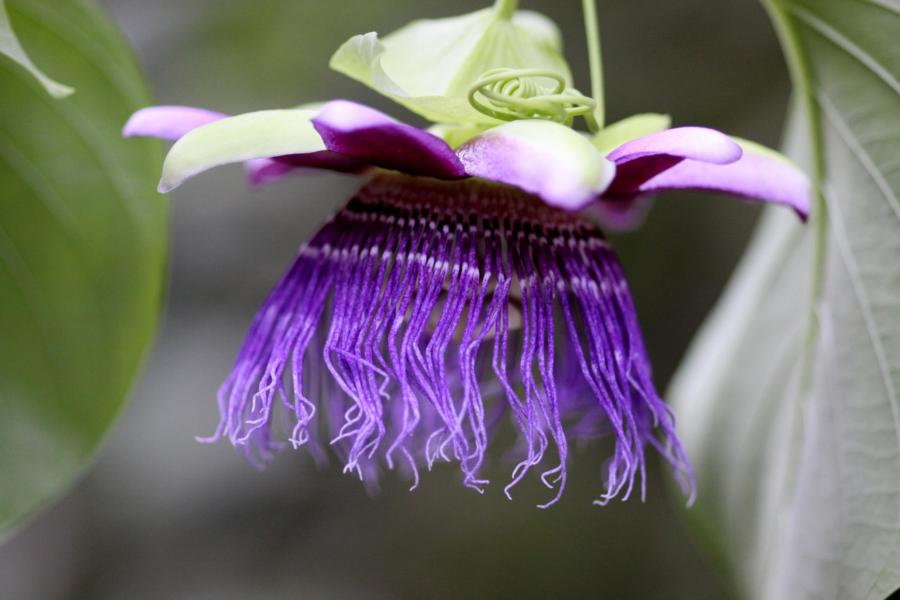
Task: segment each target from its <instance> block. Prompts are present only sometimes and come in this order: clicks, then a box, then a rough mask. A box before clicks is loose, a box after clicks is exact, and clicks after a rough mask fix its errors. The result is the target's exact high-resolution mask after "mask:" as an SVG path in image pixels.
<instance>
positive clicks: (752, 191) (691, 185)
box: [640, 146, 810, 221]
mask: <svg viewBox="0 0 900 600" xmlns="http://www.w3.org/2000/svg"><path fill="white" fill-rule="evenodd" d="M744 149H745V152H744V156H743V157H742V158H741V159H740V160H739V161H737V162H734V163H731V164H727V165H713V164H708V163H702V162H698V161H695V160H686V161H684V162H682V163H680V164H678V165H676V166H674V167H672V168H671V169H669V170H667V171H665V172H663V173H660V174H659V175H657V176H656V177H653V178H652V179H650V180H648V181H646V182H644V183H643V184H642V185H641V187H640V192H641V193H653V192H659V191H663V190H679V189H690V190H703V191H711V192H724V193H727V194H732V195H735V196H740V197H742V198H748V199H752V200H762V201H766V202H773V203H775V204H783V205H785V206H788V207H790V208H792V209H794V211H796V212H797V214H798V215H799V216H800V218H801V219H803V220H804V221H805V220H806V219H807V217H808V216H809V209H810V201H809V180H808V179H807V177H806V175H805V174H804V173H803V172H802V171H801V170H800V169H798V168H797V167H795V166H794V165H792V164H791V163H789V162H787V161H786V160H782V159H780V158H778V157H775V156H768V155H767V153H760V152H756V151H754V150H753V149H751V148H748V147H746V146H745V148H744Z"/></svg>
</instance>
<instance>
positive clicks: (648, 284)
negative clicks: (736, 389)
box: [0, 0, 789, 600]
mask: <svg viewBox="0 0 900 600" xmlns="http://www.w3.org/2000/svg"><path fill="white" fill-rule="evenodd" d="M489 2H490V0H482V1H481V2H477V1H469V0H466V1H463V0H457V1H455V2H447V1H444V2H440V1H437V0H427V1H426V0H416V1H414V0H391V1H381V2H378V1H372V0H369V1H366V0H330V1H328V2H322V1H321V0H252V1H251V0H234V1H230V2H222V1H217V0H192V1H190V2H186V1H184V0H155V1H152V2H150V1H147V0H103V1H102V4H103V5H104V6H105V7H106V8H107V9H108V11H109V13H110V14H111V16H112V18H113V19H114V20H115V21H117V22H118V24H119V25H120V26H121V28H122V30H123V31H124V33H125V35H126V36H127V38H128V39H129V40H130V42H131V43H132V45H133V47H134V49H135V52H136V54H137V56H138V59H139V61H140V63H141V64H142V65H143V67H144V68H145V70H146V73H147V76H148V78H149V81H150V84H151V87H152V90H153V93H154V95H155V98H156V100H157V101H158V102H159V103H177V104H190V105H197V106H205V107H208V108H213V109H217V110H222V111H225V112H242V111H248V110H255V109H261V108H274V107H283V106H291V105H296V104H299V103H302V102H309V101H315V100H325V99H330V98H336V97H346V98H353V99H357V100H361V101H364V102H368V103H371V104H372V105H374V106H376V107H379V108H381V109H383V110H386V111H388V112H390V113H391V114H393V115H395V116H397V117H400V118H403V119H407V120H409V121H411V122H416V123H418V122H419V121H417V120H416V119H415V118H414V117H413V116H412V115H410V114H409V113H407V112H406V111H405V110H404V109H402V108H400V107H399V106H393V105H391V104H389V103H388V102H385V101H384V100H383V99H382V98H380V97H378V96H376V95H375V94H374V93H372V92H370V91H368V90H367V89H365V88H363V87H362V86H360V85H358V84H356V83H355V82H353V81H350V80H348V79H346V78H344V77H342V76H341V75H338V74H336V73H333V72H331V71H329V70H328V68H327V63H328V58H329V56H330V55H331V53H332V52H333V51H334V49H336V48H337V47H338V45H340V44H341V43H342V42H343V41H345V40H346V39H347V38H349V37H350V36H351V35H354V34H356V33H362V32H366V31H371V30H375V31H379V32H381V33H387V32H389V31H391V30H393V29H395V28H397V27H399V26H400V25H402V24H404V23H406V22H408V21H410V20H412V19H414V18H418V17H439V16H449V15H454V14H460V13H464V12H469V11H472V10H475V9H477V8H480V7H482V6H484V5H486V4H488V3H489ZM522 4H523V7H525V8H531V9H535V10H539V11H541V12H544V13H545V14H548V15H549V16H551V17H552V18H553V19H554V20H556V22H557V23H558V24H559V25H560V27H561V28H562V31H563V33H564V38H565V40H566V54H567V57H568V58H569V60H570V62H571V64H572V66H573V69H574V71H575V73H576V82H577V84H578V85H579V87H581V88H582V89H587V88H588V87H589V84H588V81H587V74H586V65H585V60H584V57H585V51H584V39H583V34H582V25H581V16H580V3H578V2H576V1H575V0H563V1H556V2H551V1H550V0H540V1H539V0H533V1H528V0H524V1H523V2H522ZM600 15H601V28H602V34H603V45H604V50H605V53H604V61H605V68H606V89H607V104H608V107H609V108H608V110H609V114H610V118H611V119H618V118H621V117H624V116H627V115H629V114H632V113H636V112H642V111H655V112H668V113H670V114H672V115H673V117H674V118H675V122H676V123H677V124H682V125H684V124H704V125H709V126H712V127H717V128H721V129H723V130H725V131H728V132H730V133H733V134H735V135H739V136H742V137H748V138H752V139H755V140H758V141H761V142H763V143H767V144H770V145H777V144H778V142H779V132H780V129H781V124H782V121H783V117H784V108H785V105H786V102H787V97H788V92H789V85H788V81H787V76H786V74H785V68H784V65H783V62H782V58H781V55H780V51H779V48H778V45H777V41H776V39H775V36H774V34H773V33H772V31H771V28H770V26H769V23H768V21H767V19H766V15H765V13H764V11H763V9H762V7H761V6H760V5H759V4H758V3H757V2H755V1H753V0H718V1H717V2H709V1H704V0H680V1H679V2H667V1H664V0H604V1H601V2H600ZM350 189H351V186H350V184H349V182H348V181H346V180H342V179H341V178H340V177H337V176H318V177H314V178H309V179H297V178H294V179H290V180H287V181H285V182H283V183H281V184H279V185H276V186H272V187H269V188H266V189H264V190H261V191H257V192H252V193H251V192H249V191H247V189H246V186H245V185H244V181H243V173H242V171H241V169H240V168H238V167H234V168H229V169H222V170H219V171H217V172H215V173H214V174H209V175H205V176H202V177H199V178H198V179H196V180H195V181H192V182H191V183H190V184H189V185H186V186H185V187H184V188H183V189H181V190H179V192H178V193H176V194H174V195H173V197H172V199H171V200H172V217H171V220H172V239H171V243H170V247H171V267H170V269H171V278H170V290H169V297H168V302H167V306H166V309H165V316H164V320H163V323H162V326H161V330H160V334H159V337H158V340H157V343H156V346H155V348H154V351H153V353H152V356H151V357H150V358H149V361H148V363H147V365H146V368H145V373H144V376H143V378H142V380H141V381H140V382H139V384H138V385H137V387H136V390H135V393H134V397H133V399H132V401H131V403H130V405H129V406H128V408H127V409H126V411H125V413H124V415H123V417H122V418H121V420H120V421H119V423H118V425H117V427H115V428H114V430H113V432H112V434H111V435H110V438H109V440H108V443H107V444H106V446H105V448H104V450H103V451H102V453H101V455H100V457H99V460H98V461H97V463H96V464H95V465H94V467H93V469H92V470H91V472H90V473H89V474H88V475H87V476H86V477H85V478H84V479H83V480H82V481H81V482H80V484H79V485H78V486H77V488H76V489H75V490H74V492H72V493H71V494H70V495H69V496H68V497H67V498H65V499H64V500H62V501H61V502H59V503H58V504H56V506H54V507H53V508H52V509H51V510H50V511H49V512H47V513H46V514H43V515H41V516H40V517H39V518H37V519H36V520H34V521H33V522H32V523H31V524H30V525H29V526H28V527H26V528H25V529H24V530H23V531H21V532H20V533H19V534H18V535H17V536H16V537H15V538H13V539H12V540H11V541H10V542H8V543H7V544H6V545H5V546H3V547H0V596H2V598H4V599H14V600H18V599H44V598H52V599H68V598H99V599H118V598H129V599H136V600H142V599H151V598H152V599H158V598H165V599H168V598H176V599H181V598H185V599H187V598H191V599H193V598H217V599H223V600H227V599H231V598H314V599H318V598H366V599H368V598H435V599H444V598H447V599H450V598H453V599H457V598H460V599H462V598H467V599H468V598H603V599H618V598H628V599H631V598H640V599H643V598H648V599H654V598H660V599H662V598H666V599H678V598H685V599H702V598H720V597H723V596H726V595H727V593H728V592H727V584H726V583H725V582H723V581H721V580H720V579H719V576H718V575H717V574H716V572H715V570H714V569H713V567H712V565H711V563H709V562H707V560H706V559H705V558H704V557H703V556H702V555H701V554H700V552H699V551H698V550H697V549H696V547H695V545H694V544H693V542H692V539H691V535H690V534H689V532H688V531H687V530H686V528H685V526H684V525H683V523H682V521H681V518H680V515H679V514H678V513H679V511H680V510H681V509H680V507H679V504H678V503H679V502H680V500H678V499H675V498H672V497H671V496H670V495H669V494H668V491H669V490H667V489H666V481H665V478H666V477H667V475H666V474H665V473H662V472H660V470H659V469H658V468H654V469H653V470H652V472H651V481H650V485H649V489H648V500H647V502H646V503H643V504H642V503H641V502H640V501H639V500H638V499H633V500H631V501H629V502H627V503H624V504H623V503H617V504H614V505H612V506H609V507H606V508H597V507H593V506H591V500H592V499H593V498H594V497H596V496H597V495H599V493H600V491H601V487H600V480H599V472H598V467H599V464H600V459H601V458H602V454H603V453H604V449H603V448H602V447H597V446H594V447H591V448H589V449H588V451H587V452H579V453H577V454H576V456H575V461H574V462H575V465H574V469H573V473H572V477H571V484H570V488H569V490H568V492H567V493H566V495H565V496H564V498H563V500H562V502H561V503H560V504H558V505H556V506H554V507H553V508H551V509H550V510H546V511H541V510H538V509H537V508H535V507H534V505H535V504H536V503H538V502H539V501H541V500H543V499H545V496H546V493H545V492H544V493H542V491H541V490H539V489H538V486H534V487H531V488H529V487H527V486H525V485H523V486H521V488H520V489H519V492H518V494H517V496H516V500H515V501H513V502H509V501H507V500H506V499H505V498H504V497H503V494H502V486H501V485H498V483H499V482H500V481H503V480H505V479H506V478H507V477H508V474H507V473H508V470H509V466H508V465H504V464H502V463H500V461H499V460H498V461H495V463H499V464H494V465H493V467H492V469H491V471H490V472H489V475H491V476H492V477H491V479H493V480H494V481H495V483H494V485H493V486H492V487H490V488H489V489H488V492H487V493H486V494H485V495H484V496H479V495H477V494H475V493H474V492H472V491H470V490H467V489H465V488H463V487H462V486H461V485H460V484H459V482H458V477H457V475H456V472H455V471H454V468H453V467H446V466H445V467H442V468H437V469H436V470H435V471H434V472H432V473H430V474H426V475H425V477H424V478H423V482H422V485H421V486H420V488H419V489H418V490H417V491H416V492H415V493H412V494H410V493H408V492H407V491H406V487H407V486H406V484H405V483H404V482H403V481H400V480H399V479H397V478H396V477H393V476H391V474H388V476H387V477H386V479H385V481H384V482H383V489H382V490H381V492H380V493H379V494H376V495H374V496H369V495H367V494H366V492H365V491H364V489H363V487H362V486H361V485H360V484H359V483H358V482H357V481H356V480H354V479H353V478H352V477H348V476H342V475H341V474H340V470H339V467H338V466H336V465H332V467H330V468H326V469H324V470H318V469H316V468H315V467H314V466H313V464H312V461H311V460H310V459H309V457H308V456H307V455H306V454H305V453H304V452H297V453H287V454H284V455H283V456H281V457H280V459H279V460H278V461H277V462H276V464H275V465H274V466H273V467H272V468H270V469H269V470H267V471H265V472H262V473H259V472H257V471H254V470H253V469H252V468H250V467H249V466H248V465H247V464H245V463H244V462H243V460H242V459H241V458H240V457H239V456H238V454H237V453H236V452H234V451H233V450H232V449H231V448H230V447H229V446H227V445H226V444H221V445H216V446H204V445H200V444H197V443H195V442H194V441H193V440H194V435H197V434H208V433H210V432H211V431H212V429H213V428H214V426H215V423H216V418H217V413H216V409H215V405H214V400H213V395H214V393H215V390H216V388H217V386H218V385H219V383H220V381H221V380H222V379H223V378H224V377H225V375H226V373H227V371H228V369H229V367H230V364H231V361H232V359H233V355H234V353H236V351H237V349H238V347H239V345H240V343H241V341H242V338H243V334H244V331H245V328H246V327H247V326H248V325H249V323H250V319H251V318H252V316H253V314H254V312H255V310H256V308H257V306H258V305H259V303H260V302H261V300H262V298H263V296H264V295H265V294H266V293H267V291H268V290H269V288H270V287H271V286H272V285H273V284H274V283H275V281H276V280H277V279H278V277H279V276H280V275H281V273H282V271H283V270H284V269H285V268H286V267H287V265H288V264H289V263H290V262H291V260H292V258H293V254H294V252H295V250H296V248H297V246H298V245H299V244H300V243H301V242H302V241H303V240H304V239H305V238H306V237H307V236H308V235H309V234H310V232H311V230H312V228H313V227H314V226H315V225H316V224H317V223H318V222H320V220H321V219H322V218H324V216H325V215H326V214H327V213H328V212H329V211H331V210H333V209H334V208H335V207H337V206H338V204H339V203H340V201H341V200H342V199H344V198H345V196H346V194H347V193H348V191H349V190H350ZM757 214H758V208H756V207H752V206H748V205H741V204H739V203H736V202H733V201H729V200H726V199H723V198H716V197H704V196H700V195H688V194H685V195H680V196H674V195H673V196H669V197H665V198H662V199H660V200H659V201H658V202H657V204H656V206H655V208H654V210H653V211H652V212H651V214H650V217H649V219H648V222H647V224H646V225H645V227H644V228H643V229H641V230H639V231H638V232H636V233H634V234H629V235H625V236H616V237H615V239H614V243H615V244H616V245H617V247H618V249H619V251H620V255H621V257H622V260H623V262H624V264H625V268H626V270H627V272H628V274H629V277H630V280H631V283H632V288H633V291H634V294H635V297H636V302H637V304H638V308H639V311H640V315H641V320H642V324H643V327H644V331H645V334H646V337H647V343H648V346H649V349H650V353H651V354H652V358H653V361H654V364H655V369H656V377H657V383H658V385H659V386H660V388H661V389H664V388H665V385H666V383H667V381H668V379H669V377H670V376H671V374H672V372H673V370H674V368H675V367H676V365H677V363H678V360H679V358H680V356H681V355H682V354H683V352H684V350H685V348H686V345H687V344H688V342H689V340H690V338H691V336H692V334H693V332H694V331H695V330H696V328H697V327H698V325H699V324H700V323H701V321H702V319H703V316H704V314H705V313H706V312H707V311H708V310H709V308H710V307H711V305H712V304H713V303H714V301H715V299H716V297H717V295H718V293H719V291H720V290H721V288H722V286H723V285H724V283H725V281H726V279H727V277H728V274H729V273H730V271H731V269H732V268H733V267H734V264H735V262H736V261H737V259H738V257H739V255H740V252H741V250H742V249H743V247H744V244H745V243H746V241H747V239H748V237H749V233H750V230H751V228H752V225H753V223H754V221H755V219H756V217H757ZM495 458H498V457H496V455H495ZM656 466H657V465H654V467H656Z"/></svg>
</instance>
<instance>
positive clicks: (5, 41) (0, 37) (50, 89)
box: [0, 0, 75, 98]
mask: <svg viewBox="0 0 900 600" xmlns="http://www.w3.org/2000/svg"><path fill="white" fill-rule="evenodd" d="M0 54H5V55H6V56H7V57H9V58H11V59H12V60H14V61H16V62H17V63H19V64H20V65H21V66H22V67H24V68H25V69H27V70H28V71H29V72H30V73H31V74H32V75H33V76H34V78H35V79H37V80H38V81H39V82H41V85H43V86H44V89H46V90H47V93H48V94H50V95H51V96H53V97H55V98H65V97H66V96H68V95H69V94H71V93H72V92H74V91H75V90H73V89H72V88H70V87H69V86H67V85H63V84H61V83H59V82H58V81H54V80H52V79H50V78H49V77H47V76H46V75H44V73H43V72H42V71H41V70H40V69H38V68H37V67H36V66H34V63H33V62H31V59H30V58H28V55H27V54H26V53H25V50H24V49H23V48H22V44H20V43H19V39H18V38H17V37H16V33H15V32H14V31H13V28H12V23H10V22H9V15H8V14H7V12H6V6H5V5H4V1H3V0H0Z"/></svg>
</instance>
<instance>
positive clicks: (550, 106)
mask: <svg viewBox="0 0 900 600" xmlns="http://www.w3.org/2000/svg"><path fill="white" fill-rule="evenodd" d="M469 103H470V104H471V105H472V107H473V108H475V110H477V111H479V112H481V113H483V114H485V115H488V116H489V117H493V118H495V119H499V120H501V121H515V120H518V119H546V120H549V121H555V122H557V123H562V124H564V125H571V124H572V120H573V119H574V118H575V117H579V116H580V117H584V119H585V120H586V122H587V125H588V128H589V129H591V131H597V130H598V129H599V128H598V127H597V122H596V120H595V119H594V110H595V108H596V106H597V103H596V102H595V101H594V100H593V99H592V98H589V97H587V96H585V95H583V94H581V93H579V92H578V91H577V90H574V89H572V88H567V87H566V81H565V79H564V78H563V77H562V76H561V75H560V74H559V73H556V72H554V71H550V70H546V69H508V68H498V69H491V70H490V71H486V72H485V73H484V74H483V75H482V76H481V77H480V78H479V79H478V81H476V82H475V83H474V84H473V85H472V87H471V88H470V89H469Z"/></svg>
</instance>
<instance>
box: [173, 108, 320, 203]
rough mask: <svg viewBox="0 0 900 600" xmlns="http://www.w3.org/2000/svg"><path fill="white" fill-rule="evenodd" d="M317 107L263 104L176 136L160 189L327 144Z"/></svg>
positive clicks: (314, 150) (317, 149) (317, 148)
mask: <svg viewBox="0 0 900 600" xmlns="http://www.w3.org/2000/svg"><path fill="white" fill-rule="evenodd" d="M316 113H317V111H315V110H296V109H294V110H263V111H259V112H252V113H246V114H243V115H238V116H236V117H230V118H228V119H222V120H221V121H216V122H214V123H210V124H209V125H204V126H202V127H198V128H197V129H194V130H193V131H191V132H190V133H188V134H186V135H185V136H184V137H182V138H181V139H179V140H178V141H177V142H175V145H174V146H172V149H171V150H169V154H168V156H166V161H165V163H164V164H163V174H162V179H161V180H160V182H159V191H160V192H168V191H170V190H172V189H174V188H176V187H178V186H179V185H181V184H182V183H183V182H184V180H186V179H187V178H189V177H192V176H194V175H196V174H198V173H201V172H203V171H206V170H208V169H211V168H213V167H217V166H219V165H224V164H228V163H235V162H243V161H245V160H252V159H254V158H267V157H271V156H282V155H285V154H303V153H306V152H318V151H320V150H325V144H324V142H322V138H321V137H320V136H319V134H318V132H316V130H315V129H314V128H313V125H312V122H311V119H312V118H313V117H314V116H315V115H316Z"/></svg>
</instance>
